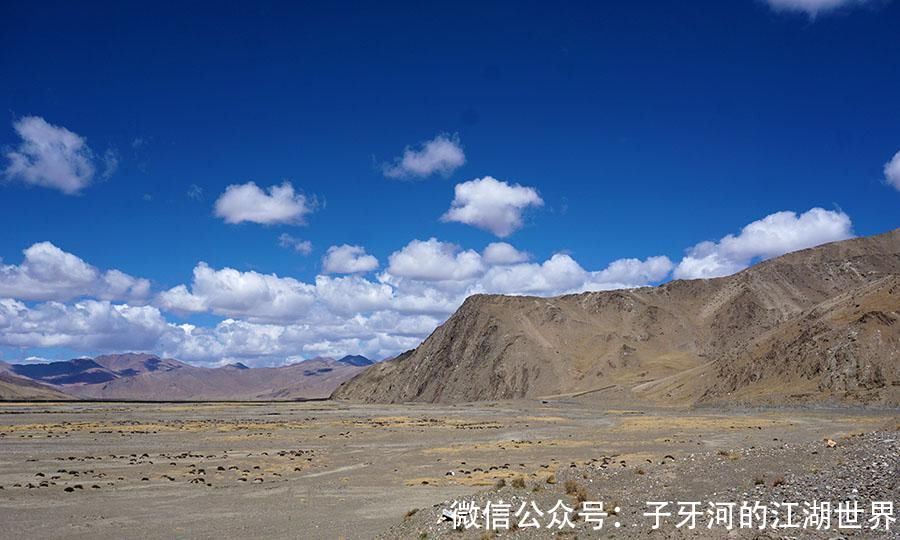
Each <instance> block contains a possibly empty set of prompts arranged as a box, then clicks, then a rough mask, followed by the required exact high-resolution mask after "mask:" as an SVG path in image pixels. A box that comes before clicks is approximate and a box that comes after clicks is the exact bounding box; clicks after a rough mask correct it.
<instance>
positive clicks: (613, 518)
mask: <svg viewBox="0 0 900 540" xmlns="http://www.w3.org/2000/svg"><path fill="white" fill-rule="evenodd" d="M773 442H774V443H775V444H776V446H767V447H748V448H735V449H730V450H719V451H715V452H702V453H694V454H686V455H684V456H682V457H675V456H673V455H670V454H664V455H648V456H646V457H642V459H641V460H638V461H635V460H634V457H633V456H629V457H630V459H631V461H629V460H623V459H619V458H620V456H602V457H599V458H593V459H592V460H591V462H590V463H588V464H576V463H572V464H570V465H569V466H565V467H561V468H560V469H559V470H557V471H556V472H555V473H554V474H551V473H549V472H548V475H547V477H546V478H544V479H543V480H541V481H533V480H524V485H523V484H522V483H521V482H516V484H517V485H516V486H514V485H512V483H511V482H510V483H507V484H506V485H504V486H503V487H500V488H499V489H498V488H494V489H492V490H488V491H483V492H481V493H478V494H477V495H475V496H473V497H470V498H467V499H465V501H473V502H474V504H475V505H477V506H479V507H481V508H484V506H485V504H486V503H488V502H489V501H490V502H491V503H492V504H496V503H499V502H500V501H501V500H502V501H504V502H507V503H511V510H510V513H511V514H512V516H511V520H510V521H511V529H512V530H494V531H490V532H488V531H485V530H484V529H475V528H471V529H467V530H465V529H464V530H454V528H453V523H452V521H450V520H447V519H442V513H443V511H444V510H445V509H450V508H451V505H452V501H451V500H448V501H445V502H444V503H442V504H438V505H435V506H434V507H431V508H427V509H423V510H419V511H417V512H415V513H414V514H413V515H410V516H407V517H406V518H405V519H404V520H403V522H402V523H399V524H397V525H396V526H394V527H392V528H391V529H390V530H388V531H386V532H385V533H384V534H383V535H382V536H381V537H380V538H385V539H388V538H391V539H393V538H420V539H421V538H479V539H487V538H506V537H515V538H552V537H560V538H754V539H764V538H773V539H774V538H779V539H780V538H828V539H837V538H851V537H852V538H875V539H878V538H900V524H898V523H893V525H892V527H891V528H890V530H889V531H885V530H884V528H883V526H882V528H881V529H880V530H878V531H873V530H871V529H869V528H868V527H869V526H870V525H871V524H870V523H869V522H868V520H869V518H870V517H871V503H872V502H873V501H891V502H892V503H893V504H894V505H895V506H896V505H898V504H900V500H898V499H900V498H898V491H900V485H898V483H900V432H896V431H895V432H884V431H880V432H870V433H865V434H855V435H851V436H848V437H845V438H841V439H838V440H836V441H832V442H829V440H816V441H810V442H807V443H803V444H781V445H777V444H778V441H777V440H776V441H773ZM560 500H561V501H562V502H563V503H564V504H566V505H567V506H569V507H570V508H574V509H575V510H576V512H577V510H579V509H580V508H581V506H580V505H579V501H580V500H582V501H584V500H586V501H588V502H589V503H590V502H596V501H603V502H604V508H605V510H606V511H607V513H609V514H610V515H609V516H608V517H607V518H606V519H605V522H604V524H603V528H602V529H600V530H598V531H595V530H591V527H593V526H595V525H596V523H587V522H586V521H585V520H584V519H579V518H578V517H577V516H575V515H574V513H573V516H572V517H573V521H574V527H571V528H570V527H568V526H565V527H563V528H562V529H560V528H555V529H548V528H546V525H547V523H548V522H549V521H550V520H551V519H552V516H551V513H550V512H548V510H550V509H551V508H552V507H553V506H554V505H555V504H556V503H557V501H560ZM648 501H660V502H662V501H668V502H669V504H668V506H667V507H665V508H663V509H662V510H661V512H671V513H672V514H673V515H672V516H671V517H668V518H665V519H663V521H662V523H661V526H660V528H659V529H658V530H653V529H652V525H653V524H654V521H655V518H654V517H652V516H644V515H643V514H644V513H645V512H651V511H652V510H653V508H654V507H651V506H648V505H647V502H648ZM681 501H687V502H694V501H696V502H700V503H701V505H700V506H699V507H698V508H697V509H698V510H699V511H700V512H702V514H701V515H700V516H698V517H697V522H696V523H697V528H696V529H694V530H688V529H687V528H686V527H681V528H676V526H675V525H676V523H677V522H678V521H681V520H682V519H684V517H686V516H679V515H678V511H679V505H678V503H679V502H681ZM743 501H748V502H749V503H750V504H751V505H752V504H753V503H754V502H756V501H759V502H760V503H761V504H765V505H767V506H768V512H769V514H768V517H767V521H768V523H769V524H770V525H769V526H767V527H766V529H764V530H762V531H760V530H751V529H747V528H745V529H740V528H739V527H737V526H736V527H735V528H734V529H732V530H728V529H726V528H725V527H724V526H723V525H716V526H715V527H714V528H712V529H708V528H706V527H707V523H708V521H709V519H710V516H709V515H708V514H707V508H709V506H708V503H710V502H716V503H728V502H734V503H736V504H737V505H738V506H740V505H741V503H742V502H743ZM813 501H829V502H831V505H832V508H831V512H830V513H829V514H830V516H831V528H830V529H827V530H825V529H822V530H816V529H814V528H812V526H810V527H807V528H803V527H800V528H777V529H772V528H771V523H772V520H773V514H772V512H773V510H775V511H778V512H779V517H780V520H781V521H780V523H781V524H784V523H785V519H786V515H785V514H786V512H787V511H788V507H787V506H786V505H784V504H783V503H798V506H796V507H793V508H791V509H790V510H791V511H792V513H793V515H794V519H793V520H792V522H794V523H802V521H803V519H804V516H805V514H804V512H803V510H804V508H805V506H804V503H812V502H813ZM848 501H849V502H850V505H851V506H850V507H851V508H852V504H853V503H854V502H855V503H856V504H857V505H858V508H860V509H862V510H863V513H862V514H861V515H860V522H861V523H862V528H861V529H849V528H839V527H838V521H837V513H836V509H837V506H838V503H844V504H847V502H848ZM523 502H524V503H526V509H530V507H529V506H527V505H530V504H531V502H534V503H535V505H536V506H537V507H538V509H540V510H542V511H544V512H546V514H545V516H543V517H542V518H541V519H540V520H539V523H540V524H541V525H542V528H540V529H533V528H527V529H526V528H523V527H517V526H516V525H515V523H516V522H517V521H519V520H520V519H521V518H522V517H524V514H520V516H519V517H515V514H516V511H517V510H518V509H519V507H520V506H521V505H522V504H523ZM772 503H782V506H780V507H776V506H775V505H774V504H772ZM615 507H618V508H619V512H617V513H613V512H612V509H613V508H615ZM685 510H690V507H686V508H685ZM562 513H564V512H560V513H558V514H557V515H558V517H560V518H561V517H562ZM531 514H532V516H533V515H535V513H534V512H533V511H532V512H531ZM733 516H734V518H733V519H734V524H735V525H737V524H738V519H739V517H738V510H735V511H734V514H733ZM893 517H894V518H897V517H900V508H895V509H894V513H893ZM477 522H478V523H479V524H482V525H483V524H484V520H483V516H481V519H478V520H477ZM615 522H618V523H619V525H620V526H619V527H615V526H614V523H615ZM845 524H849V521H847V522H845ZM882 524H883V522H882Z"/></svg>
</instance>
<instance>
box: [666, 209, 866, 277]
mask: <svg viewBox="0 0 900 540" xmlns="http://www.w3.org/2000/svg"><path fill="white" fill-rule="evenodd" d="M852 236H853V227H852V223H851V222H850V217H849V216H847V214H845V213H843V212H840V211H831V210H823V209H822V208H813V209H811V210H808V211H806V212H804V213H802V214H799V215H798V214H796V213H795V212H789V211H785V212H776V213H774V214H770V215H768V216H766V217H764V218H762V219H760V220H758V221H754V222H753V223H750V224H749V225H747V226H745V227H744V228H743V229H742V230H741V233H740V234H738V235H737V236H735V235H732V234H729V235H727V236H725V237H724V238H722V239H721V240H719V241H718V242H709V241H707V242H701V243H699V244H697V245H696V246H694V247H693V248H691V249H690V250H688V254H687V256H685V257H684V258H683V259H682V260H681V262H680V263H679V264H678V266H677V267H676V268H675V272H674V276H675V277H676V278H678V279H695V278H712V277H719V276H725V275H729V274H733V273H735V272H738V271H740V270H743V269H744V268H746V267H748V266H749V265H750V264H751V263H752V262H753V261H755V260H757V259H769V258H772V257H776V256H778V255H783V254H785V253H788V252H790V251H796V250H799V249H804V248H809V247H813V246H817V245H819V244H824V243H827V242H833V241H836V240H845V239H847V238H851V237H852Z"/></svg>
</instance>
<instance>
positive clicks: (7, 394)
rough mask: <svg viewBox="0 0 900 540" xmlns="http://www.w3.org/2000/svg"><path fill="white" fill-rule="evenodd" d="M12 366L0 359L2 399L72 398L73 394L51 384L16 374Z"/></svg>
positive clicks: (0, 395) (0, 392) (0, 398)
mask: <svg viewBox="0 0 900 540" xmlns="http://www.w3.org/2000/svg"><path fill="white" fill-rule="evenodd" d="M11 367H12V365H11V364H7V363H6V362H4V361H2V360H0V400H2V401H16V400H27V401H47V400H53V401H56V400H70V399H72V397H71V396H67V395H66V394H64V393H62V392H60V391H59V390H56V389H54V388H52V387H50V386H47V385H44V384H41V383H38V382H35V381H32V380H31V379H26V378H23V377H18V376H16V375H14V374H13V373H12V372H11V371H10V368H11Z"/></svg>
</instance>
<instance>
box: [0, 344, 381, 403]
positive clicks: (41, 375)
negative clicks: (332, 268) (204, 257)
mask: <svg viewBox="0 0 900 540" xmlns="http://www.w3.org/2000/svg"><path fill="white" fill-rule="evenodd" d="M363 360H365V359H364V358H362V357H346V358H342V359H339V360H334V359H331V358H313V359H310V360H306V361H303V362H300V363H296V364H291V365H289V366H284V367H277V368H253V369H251V368H248V367H247V366H244V365H243V364H239V363H236V364H229V365H226V366H223V367H220V368H204V367H196V366H191V365H190V364H185V363H184V362H180V361H178V360H174V359H171V358H159V357H157V356H154V355H149V354H137V353H127V354H119V355H106V356H99V357H97V358H94V359H90V358H78V359H74V360H67V361H63V362H50V363H35V364H11V365H10V364H7V368H6V369H7V372H6V374H5V375H7V376H8V377H11V378H15V379H16V380H17V381H20V382H21V381H24V382H25V383H29V384H31V385H36V386H39V387H41V388H43V389H46V390H49V391H50V392H54V393H56V394H57V395H61V396H64V395H68V396H72V397H77V398H81V399H116V400H141V401H143V400H145V401H166V400H176V401H181V400H185V401H209V400H294V399H318V398H326V397H328V396H329V395H330V394H331V392H332V391H333V390H334V389H335V388H336V387H337V386H338V385H339V384H340V383H341V382H343V381H345V380H347V379H349V378H350V377H352V376H353V375H355V374H357V373H359V372H360V371H361V370H362V369H364V367H363V366H364V365H365V364H364V363H363ZM366 362H368V360H366ZM0 371H2V370H0ZM0 382H2V381H0ZM10 384H11V383H10ZM0 392H3V393H0V398H2V399H12V397H10V398H7V397H6V392H5V391H4V390H3V389H2V387H0ZM9 394H10V395H11V396H12V395H13V390H12V389H10V390H9ZM16 399H27V398H25V397H23V396H18V397H16ZM35 399H39V398H35Z"/></svg>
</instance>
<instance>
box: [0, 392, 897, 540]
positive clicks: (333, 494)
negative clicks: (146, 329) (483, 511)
mask: <svg viewBox="0 0 900 540" xmlns="http://www.w3.org/2000/svg"><path fill="white" fill-rule="evenodd" d="M898 423H900V416H898V412H897V411H896V410H893V411H891V410H888V411H873V410H868V411H864V410H826V409H819V410H812V409H803V410H742V411H728V412H725V411H719V410H688V409H674V408H673V409H649V408H637V407H628V406H626V405H621V406H616V407H615V408H610V406H609V404H608V403H606V404H600V403H598V402H596V401H593V402H592V401H590V400H586V399H575V398H565V399H560V400H554V401H548V402H541V401H522V402H500V403H488V404H484V403H481V404H467V405H460V406H428V405H414V406H409V405H396V406H371V405H351V404H346V403H336V402H313V403H270V404H235V403H224V404H216V403H202V404H121V403H105V404H103V403H41V404H27V403H3V404H0V515H2V516H3V520H2V522H3V530H2V531H0V537H3V538H23V539H27V538H137V537H140V538H348V539H350V538H373V537H376V536H378V535H382V536H383V537H388V538H389V537H392V536H393V537H405V536H410V537H416V538H418V537H420V536H421V535H422V534H423V533H424V534H426V535H429V534H433V532H429V530H430V525H431V524H432V521H433V520H432V517H433V515H432V514H433V513H434V512H437V513H438V514H439V511H440V508H441V506H442V505H443V504H444V503H445V501H448V500H452V499H454V498H463V497H471V496H475V495H476V494H479V493H481V494H484V493H487V492H489V491H486V490H490V489H493V488H492V486H494V485H495V484H496V483H497V482H498V480H500V479H503V480H504V481H505V482H507V483H508V485H510V484H511V483H512V481H513V480H515V479H517V478H521V479H522V480H524V481H525V482H526V486H528V488H529V489H533V488H531V486H534V485H537V484H542V485H546V480H547V478H548V477H549V476H550V475H551V474H553V475H557V476H558V477H559V479H560V482H559V484H558V485H559V486H562V485H563V484H564V482H563V479H564V478H567V475H569V476H571V475H573V474H576V472H575V471H577V475H579V476H578V477H579V478H582V479H584V480H585V481H587V480H588V479H590V481H591V482H596V484H593V485H595V486H596V485H601V484H602V482H605V481H606V480H604V479H603V477H602V476H596V477H594V476H591V475H593V474H594V469H591V467H594V466H595V465H597V464H598V463H602V462H603V460H604V458H605V459H606V460H607V461H614V462H615V463H616V464H619V462H624V463H625V465H624V466H623V465H619V467H622V468H623V470H628V471H629V472H630V473H631V476H629V477H627V478H635V477H640V478H641V479H650V478H654V476H653V475H654V474H655V472H656V469H659V468H662V467H664V465H659V463H660V462H662V461H667V460H666V459H664V456H671V457H672V459H671V460H668V461H669V463H670V466H669V469H667V472H666V474H667V475H669V476H668V478H669V481H668V483H667V484H666V485H667V486H669V487H667V488H666V489H667V490H668V491H667V493H666V495H667V496H675V495H677V493H675V492H673V488H672V487H671V486H675V485H678V481H679V475H683V476H687V475H692V476H696V475H697V474H698V472H697V468H696V466H695V467H694V468H685V469H684V470H683V471H681V472H679V471H680V470H679V469H678V468H677V466H674V467H673V466H672V465H671V464H672V463H677V462H679V461H681V460H685V461H687V458H688V456H692V455H700V454H703V455H708V456H718V457H717V458H716V459H718V461H719V462H721V464H720V465H719V470H720V471H719V472H718V473H717V474H718V475H720V478H721V484H722V487H723V489H724V488H727V487H734V488H735V489H739V488H743V487H744V486H743V485H740V486H738V485H737V484H738V478H739V477H740V478H744V479H746V478H754V477H755V476H756V475H760V474H762V476H763V477H764V482H771V479H772V478H774V477H775V476H776V475H783V474H789V475H790V474H794V473H795V472H796V473H797V474H799V473H800V472H802V471H801V470H800V469H802V468H803V467H805V466H806V463H805V462H804V461H803V460H800V461H799V462H797V463H796V465H795V468H797V471H793V470H786V471H781V470H780V469H779V467H781V465H782V464H781V461H784V460H779V459H778V458H777V457H776V455H775V454H772V455H769V454H765V452H767V451H772V452H775V451H777V450H778V449H779V448H783V447H784V446H785V445H788V446H791V445H795V446H802V445H809V444H819V445H820V444H821V441H822V440H823V439H824V438H832V439H835V440H844V438H845V437H848V436H851V435H854V434H859V433H864V432H872V431H875V430H889V431H893V430H896V429H897V427H898ZM744 452H764V454H763V455H769V457H766V458H762V459H757V460H756V461H753V460H750V459H747V460H741V459H734V460H732V459H731V458H729V457H727V456H730V455H731V453H736V454H738V455H743V453H744ZM646 460H650V463H647V461H646ZM795 461H796V460H795ZM751 462H754V463H756V462H758V463H759V465H758V467H759V468H767V469H771V470H770V471H769V472H766V473H765V474H763V473H759V472H755V471H753V470H748V468H747V467H748V465H747V464H749V463H751ZM642 463H643V464H644V465H643V466H642V468H643V469H646V471H645V474H641V475H636V473H634V472H633V471H632V469H634V468H635V467H638V466H640V464H642ZM785 463H786V461H785ZM728 471H734V474H735V476H734V478H729V477H728V475H727V472H728ZM647 481H648V482H649V480H647ZM631 483H632V482H630V480H629V482H626V483H625V484H623V483H622V482H621V481H620V482H613V481H611V480H610V481H609V484H608V485H609V488H610V489H612V490H621V491H622V493H608V495H609V497H612V498H616V497H618V498H619V499H621V500H624V499H625V495H626V494H625V493H624V492H625V491H626V490H627V489H626V488H627V487H628V486H629V485H630V484H631ZM730 484H734V485H733V486H730ZM653 485H654V484H653V483H652V482H650V483H648V488H647V489H648V490H651V491H652V488H653ZM560 489H562V488H561V487H560ZM606 491H607V492H609V491H610V490H609V489H607V490H606ZM548 492H549V491H548ZM414 510H415V511H416V512H412V511H414ZM407 514H412V515H409V516H408V515H407ZM426 537H427V536H426Z"/></svg>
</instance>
